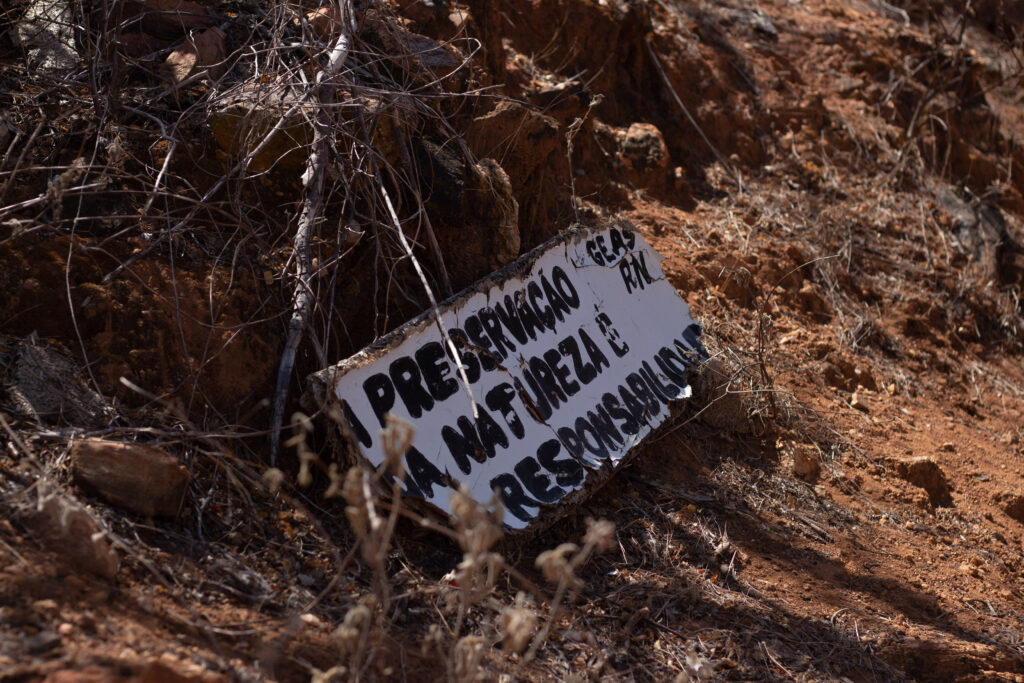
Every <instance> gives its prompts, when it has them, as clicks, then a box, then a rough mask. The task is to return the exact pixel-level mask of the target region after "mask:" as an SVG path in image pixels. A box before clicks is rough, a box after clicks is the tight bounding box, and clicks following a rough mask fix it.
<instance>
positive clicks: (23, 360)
mask: <svg viewBox="0 0 1024 683" xmlns="http://www.w3.org/2000/svg"><path fill="white" fill-rule="evenodd" d="M13 355H14V357H15V358H14V362H13V369H12V371H11V378H10V385H9V387H8V389H7V392H8V396H9V397H10V399H11V401H12V402H13V404H14V409H15V411H16V412H18V413H19V414H20V415H21V416H22V417H24V418H27V419H32V420H35V421H37V422H39V423H40V424H43V423H44V422H45V421H47V420H52V421H54V422H58V423H63V424H67V425H71V426H75V427H86V428H97V427H102V426H105V425H106V424H107V421H108V419H109V418H110V417H111V416H112V415H113V412H112V411H111V409H110V406H109V405H107V402H106V401H105V400H104V399H103V397H102V396H100V395H99V394H97V393H96V392H95V391H93V389H92V388H91V387H90V386H89V384H88V383H87V382H86V381H85V379H84V377H83V376H82V371H81V369H80V368H79V366H78V364H77V363H75V362H74V361H73V360H72V359H71V358H70V357H69V354H68V353H67V352H66V351H64V350H63V348H61V347H60V346H59V345H57V344H54V343H52V342H48V341H44V340H41V339H39V338H38V337H37V336H36V335H35V334H31V335H29V336H28V337H26V338H25V339H23V340H22V341H21V343H20V344H19V345H18V348H17V350H16V351H15V353H14V354H13Z"/></svg>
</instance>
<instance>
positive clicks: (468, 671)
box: [454, 636, 484, 681]
mask: <svg viewBox="0 0 1024 683" xmlns="http://www.w3.org/2000/svg"><path fill="white" fill-rule="evenodd" d="M483 654H484V639H483V638H481V637H480V636H463V637H462V638H459V642H457V643H455V652H454V655H455V678H456V679H457V680H459V681H471V680H473V678H475V676H476V672H477V669H479V668H480V660H481V659H482V658H483Z"/></svg>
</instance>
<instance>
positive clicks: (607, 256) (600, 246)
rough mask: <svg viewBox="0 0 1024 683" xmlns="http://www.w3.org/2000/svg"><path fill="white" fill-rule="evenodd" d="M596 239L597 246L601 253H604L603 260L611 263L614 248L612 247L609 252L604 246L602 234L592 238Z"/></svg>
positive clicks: (613, 257) (613, 258) (613, 256)
mask: <svg viewBox="0 0 1024 683" xmlns="http://www.w3.org/2000/svg"><path fill="white" fill-rule="evenodd" d="M594 239H595V240H596V241H597V248H598V249H600V250H601V254H602V255H604V258H605V261H607V262H608V263H611V262H613V261H614V260H615V256H616V254H615V250H614V249H612V250H611V251H610V252H609V251H608V249H606V248H605V245H604V235H598V236H597V237H595V238H594Z"/></svg>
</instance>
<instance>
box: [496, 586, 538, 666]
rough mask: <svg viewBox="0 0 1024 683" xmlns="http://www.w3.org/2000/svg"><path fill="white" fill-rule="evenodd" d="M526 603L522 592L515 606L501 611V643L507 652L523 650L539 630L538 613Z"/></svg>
mask: <svg viewBox="0 0 1024 683" xmlns="http://www.w3.org/2000/svg"><path fill="white" fill-rule="evenodd" d="M524 605H525V600H524V599H523V594H522V593H520V594H519V596H518V597H517V598H516V604H515V605H514V606H511V607H506V608H505V609H503V610H502V611H501V645H502V647H504V648H505V650H506V651H507V652H516V653H519V652H522V651H523V650H524V649H525V648H526V646H527V644H529V642H530V639H531V638H532V637H533V632H534V631H535V630H537V615H536V614H534V613H533V610H530V609H527V608H526V607H525V606H524Z"/></svg>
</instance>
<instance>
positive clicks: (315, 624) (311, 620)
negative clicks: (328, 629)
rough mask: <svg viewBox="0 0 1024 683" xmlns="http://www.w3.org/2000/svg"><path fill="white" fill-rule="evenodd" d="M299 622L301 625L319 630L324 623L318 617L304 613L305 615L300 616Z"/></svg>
mask: <svg viewBox="0 0 1024 683" xmlns="http://www.w3.org/2000/svg"><path fill="white" fill-rule="evenodd" d="M299 621H301V622H302V623H303V624H305V625H306V626H309V627H311V628H320V627H321V626H323V625H324V622H323V621H322V620H321V619H320V617H318V616H317V615H315V614H313V613H311V612H306V613H305V614H303V615H302V616H300V617H299Z"/></svg>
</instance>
